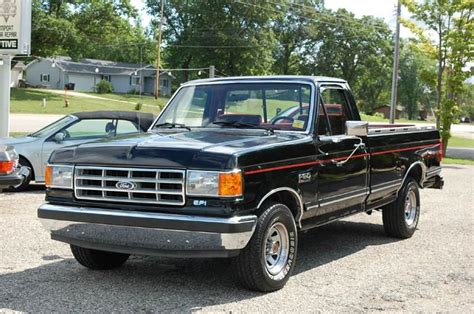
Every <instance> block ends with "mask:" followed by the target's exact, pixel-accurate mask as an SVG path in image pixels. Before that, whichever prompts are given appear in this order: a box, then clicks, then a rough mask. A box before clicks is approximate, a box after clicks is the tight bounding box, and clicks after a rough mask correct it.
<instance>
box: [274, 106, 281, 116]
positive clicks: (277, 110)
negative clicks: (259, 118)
mask: <svg viewBox="0 0 474 314" xmlns="http://www.w3.org/2000/svg"><path fill="white" fill-rule="evenodd" d="M280 112H281V108H279V107H278V108H276V113H275V116H277V115H278V114H280Z"/></svg>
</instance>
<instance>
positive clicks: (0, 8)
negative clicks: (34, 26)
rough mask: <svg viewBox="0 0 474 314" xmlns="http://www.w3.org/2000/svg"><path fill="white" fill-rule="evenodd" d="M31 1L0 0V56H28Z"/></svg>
mask: <svg viewBox="0 0 474 314" xmlns="http://www.w3.org/2000/svg"><path fill="white" fill-rule="evenodd" d="M30 42H31V0H0V54H4V55H17V54H26V55H29V54H30V48H31V44H30Z"/></svg>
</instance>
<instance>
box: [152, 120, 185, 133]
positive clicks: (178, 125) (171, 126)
mask: <svg viewBox="0 0 474 314" xmlns="http://www.w3.org/2000/svg"><path fill="white" fill-rule="evenodd" d="M153 128H154V129H156V128H168V129H174V128H182V129H186V130H188V131H191V128H190V127H189V126H187V125H186V124H183V123H171V122H165V123H159V124H155V126H153Z"/></svg>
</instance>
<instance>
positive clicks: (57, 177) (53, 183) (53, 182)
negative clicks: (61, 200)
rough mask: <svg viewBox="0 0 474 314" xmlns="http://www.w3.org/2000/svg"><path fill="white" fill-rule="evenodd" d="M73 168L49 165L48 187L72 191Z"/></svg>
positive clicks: (46, 179) (47, 169) (47, 171)
mask: <svg viewBox="0 0 474 314" xmlns="http://www.w3.org/2000/svg"><path fill="white" fill-rule="evenodd" d="M73 172H74V167H73V166H64V165H47V166H46V177H45V181H46V186H47V187H49V188H59V189H72V180H73Z"/></svg>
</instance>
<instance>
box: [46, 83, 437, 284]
mask: <svg viewBox="0 0 474 314" xmlns="http://www.w3.org/2000/svg"><path fill="white" fill-rule="evenodd" d="M441 159H442V153H441V146H440V137H439V133H438V131H437V130H436V129H435V128H433V127H416V126H407V125H379V126H368V124H367V123H366V122H362V121H360V116H359V113H358V110H357V107H356V105H355V101H354V98H353V96H352V94H351V92H350V89H349V86H348V84H347V83H346V82H345V81H344V80H341V79H336V78H327V77H306V76H272V77H236V78H219V79H208V80H198V81H193V82H189V83H186V84H184V85H182V86H181V87H180V88H179V90H178V91H177V92H176V93H175V94H174V96H173V97H172V98H171V100H170V101H169V103H168V105H167V106H166V108H165V109H164V110H163V111H162V113H161V114H160V116H159V117H158V118H157V119H156V121H155V122H154V124H153V125H152V127H151V128H150V130H149V132H148V134H141V135H134V136H128V137H122V138H115V139H111V140H103V141H99V142H95V143H88V144H82V145H78V146H75V147H68V148H63V149H60V150H57V151H56V152H54V153H53V154H52V156H51V158H50V160H49V166H48V167H47V171H46V173H47V175H46V182H47V195H46V201H47V202H46V203H45V204H43V205H42V206H41V207H40V208H39V209H38V217H39V218H40V219H41V221H42V222H43V224H44V226H45V227H46V228H47V230H49V231H50V232H51V237H52V239H54V240H58V241H63V242H66V243H69V244H70V245H71V250H72V253H73V255H74V256H75V258H76V259H77V261H78V262H79V263H81V264H82V265H84V266H86V267H88V268H91V269H109V268H113V267H118V266H120V265H122V264H123V263H124V262H125V261H126V260H127V258H128V257H129V254H149V255H161V256H171V257H213V258H214V257H231V258H233V262H232V265H233V267H234V272H235V273H236V275H237V276H236V277H237V278H239V279H240V282H241V284H242V285H243V286H245V287H247V288H249V289H253V290H260V291H273V290H277V289H280V288H282V287H283V286H284V285H285V283H286V282H287V280H288V278H289V276H290V275H291V273H292V271H293V269H294V267H295V262H296V255H297V249H298V232H299V231H303V230H307V229H310V228H314V227H317V226H320V225H323V224H326V223H329V222H332V221H335V220H337V219H339V218H342V217H347V216H349V215H352V214H356V213H361V212H371V211H373V210H382V213H383V224H384V228H385V231H386V233H387V234H388V235H389V236H393V237H399V238H409V237H411V236H412V235H413V233H414V232H415V229H416V227H417V224H418V219H419V216H420V196H419V189H420V188H438V189H440V188H441V187H442V185H443V180H442V178H441V177H440V172H441V167H440V162H441Z"/></svg>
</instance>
